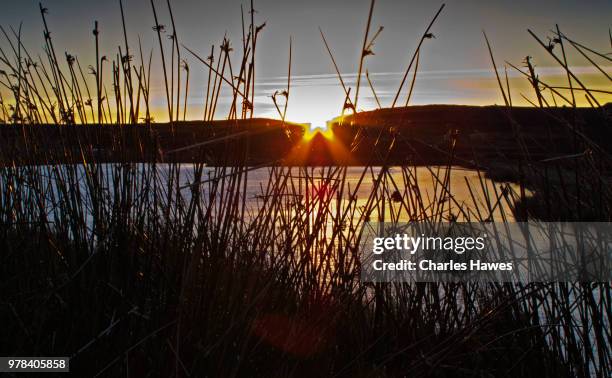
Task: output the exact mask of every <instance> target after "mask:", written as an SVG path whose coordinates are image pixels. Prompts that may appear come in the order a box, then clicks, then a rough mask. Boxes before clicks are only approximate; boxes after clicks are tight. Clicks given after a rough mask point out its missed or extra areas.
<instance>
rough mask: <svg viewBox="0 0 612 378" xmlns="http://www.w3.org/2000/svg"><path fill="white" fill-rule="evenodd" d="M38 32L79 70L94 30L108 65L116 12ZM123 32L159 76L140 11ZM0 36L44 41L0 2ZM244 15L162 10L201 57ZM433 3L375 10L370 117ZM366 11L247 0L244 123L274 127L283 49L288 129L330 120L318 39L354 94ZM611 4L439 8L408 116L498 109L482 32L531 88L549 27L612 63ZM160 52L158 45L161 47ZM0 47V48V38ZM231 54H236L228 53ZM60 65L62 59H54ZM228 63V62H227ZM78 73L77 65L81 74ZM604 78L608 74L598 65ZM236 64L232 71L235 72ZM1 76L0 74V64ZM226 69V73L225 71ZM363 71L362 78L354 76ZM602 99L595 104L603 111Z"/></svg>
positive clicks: (105, 9) (26, 1) (186, 2)
mask: <svg viewBox="0 0 612 378" xmlns="http://www.w3.org/2000/svg"><path fill="white" fill-rule="evenodd" d="M42 3H43V6H45V7H47V8H48V9H49V12H48V17H47V20H48V23H49V28H50V29H51V31H52V38H53V40H54V44H55V48H56V50H57V51H59V52H60V53H63V52H64V51H67V52H69V53H71V54H73V55H76V56H78V57H79V60H80V61H81V62H83V64H85V65H88V64H92V63H93V62H95V58H94V56H95V55H94V42H93V35H92V33H91V31H92V29H93V23H94V21H95V20H97V21H98V22H99V25H100V26H99V28H100V31H101V34H100V40H101V50H102V51H103V54H107V55H109V56H115V55H116V53H117V46H118V45H123V35H122V28H121V17H120V10H119V1H118V0H116V1H113V0H110V1H94V0H79V1H76V0H72V1H69V0H52V1H51V0H48V1H43V2H42ZM123 3H124V8H125V15H126V20H127V29H128V30H127V31H128V36H129V41H130V44H131V47H132V49H134V48H135V46H137V45H138V38H139V37H140V39H141V41H142V46H143V50H144V51H145V55H148V52H149V51H150V50H151V49H154V50H153V59H154V62H153V69H152V70H153V72H161V70H160V67H161V66H160V64H161V62H160V61H161V59H160V56H159V47H158V45H157V44H158V42H157V39H156V38H157V36H156V33H155V32H154V31H153V30H152V26H153V25H154V21H153V13H152V10H151V3H150V0H124V1H123ZM0 4H2V7H1V8H0V9H2V12H0V25H2V26H4V27H5V28H8V27H9V26H12V27H13V28H15V29H17V28H18V27H19V24H20V23H22V40H23V42H24V44H25V45H26V47H27V48H28V49H29V50H31V51H30V52H36V53H41V54H42V52H43V50H42V47H43V43H44V39H43V36H42V30H43V25H42V21H41V17H40V12H39V9H38V1H30V0H21V1H8V0H0ZM241 4H243V6H244V8H245V17H249V14H248V13H246V11H247V10H248V8H249V2H247V1H243V2H241V1H237V0H236V1H234V0H225V1H204V0H193V1H191V0H175V1H172V10H173V15H174V18H175V21H176V24H177V33H178V37H179V39H180V42H181V43H182V44H184V45H185V46H187V47H189V48H190V49H193V50H194V51H197V52H199V53H200V54H201V55H202V56H206V55H208V53H209V51H210V48H211V45H212V44H215V45H216V49H217V51H218V47H219V44H220V42H221V40H222V39H223V36H224V35H227V37H228V38H229V39H230V41H231V43H232V45H233V46H235V47H238V46H240V45H241V38H242V29H241V13H240V6H241ZM155 5H156V8H157V10H158V16H159V18H160V23H161V24H165V25H167V26H168V28H169V25H170V19H169V15H168V10H167V4H166V1H165V0H155ZM440 5H441V2H440V3H439V2H436V1H411V0H403V1H399V0H378V1H376V4H375V8H374V13H373V19H372V32H374V31H375V30H377V29H378V27H379V26H383V27H384V30H383V31H382V33H381V34H380V36H379V37H378V39H377V40H376V43H375V45H374V49H373V51H374V53H375V55H373V56H368V57H367V58H366V59H365V69H367V70H368V71H369V72H370V78H371V79H372V82H373V86H374V87H375V90H376V93H377V95H378V98H379V101H380V102H381V105H382V106H388V105H389V104H390V102H391V101H392V98H393V97H394V95H395V92H396V91H397V87H398V85H399V82H400V79H401V76H402V75H403V72H404V70H405V69H406V67H407V65H408V62H409V59H410V57H411V56H412V54H413V52H414V49H415V48H416V45H417V43H418V40H419V38H420V35H421V34H422V33H423V31H424V30H425V28H426V26H427V24H428V23H429V21H430V20H431V18H432V17H433V15H434V14H435V12H436V11H437V9H438V8H439V7H440ZM369 6H370V0H308V1H305V0H282V1H281V0H256V1H255V9H256V10H257V12H256V13H255V18H256V24H258V25H259V24H262V23H263V22H265V23H266V27H265V28H264V29H263V30H262V32H261V34H260V37H259V39H258V44H257V55H256V62H257V63H256V64H257V65H256V67H257V73H256V77H257V87H256V102H255V109H256V115H259V116H269V117H274V116H278V115H277V114H276V110H275V109H274V107H273V104H272V102H271V99H270V97H269V96H270V95H271V94H272V93H273V92H274V91H275V90H282V89H284V87H285V86H286V80H287V78H286V75H287V64H288V49H289V38H290V37H291V38H292V43H293V57H292V90H291V97H290V101H289V107H288V118H289V120H293V121H296V122H310V123H312V124H313V125H314V126H321V125H323V124H324V123H325V121H326V120H329V119H331V118H333V117H334V116H336V115H338V114H339V113H340V111H341V108H342V105H343V102H344V95H343V91H342V88H341V87H340V86H339V82H338V79H337V77H336V75H335V71H334V68H333V65H332V63H331V60H330V58H329V55H328V54H327V51H326V50H325V46H324V44H323V42H322V40H321V36H320V34H319V27H320V28H321V29H322V30H323V32H324V33H325V35H326V37H327V39H328V42H329V44H330V47H331V49H332V51H333V54H334V57H335V58H336V60H337V62H338V66H339V67H340V70H341V71H342V73H343V76H344V78H345V79H346V81H347V82H348V85H349V86H351V87H354V85H355V79H356V76H357V75H356V71H357V68H358V63H359V54H360V50H361V44H362V43H363V33H364V30H365V25H366V21H367V15H368V10H369ZM610 15H612V1H609V0H605V1H604V0H602V1H600V0H587V1H550V0H538V1H533V0H529V1H525V0H515V1H495V0H488V1H484V0H466V1H459V0H451V1H448V2H447V4H446V7H445V9H444V10H443V12H442V13H441V15H440V17H439V18H438V20H437V21H436V23H435V25H434V26H433V28H432V32H433V34H434V35H435V37H436V38H435V39H429V40H426V41H425V44H424V46H423V47H422V54H421V56H420V62H419V75H418V78H417V81H416V84H415V88H414V93H413V97H412V99H411V103H412V104H432V103H459V104H470V105H485V104H500V103H503V100H502V98H501V95H500V92H499V90H498V89H497V84H496V81H495V78H494V75H493V73H492V71H491V63H490V59H489V56H488V51H487V48H486V44H485V42H484V39H483V35H482V30H485V31H486V33H487V35H488V37H489V40H490V41H491V44H492V47H493V50H494V53H495V59H496V61H497V63H498V64H499V65H501V66H503V64H504V61H509V62H511V63H513V64H516V65H517V66H522V63H521V62H522V60H523V58H524V57H525V56H527V55H529V56H532V57H533V61H534V62H535V64H536V66H537V70H538V72H539V73H540V75H541V77H543V78H547V79H549V80H551V81H552V82H555V83H559V85H566V82H565V84H564V82H563V80H564V77H563V75H561V71H559V70H558V69H555V68H553V67H554V66H558V65H556V64H555V62H554V61H553V60H552V58H550V57H549V56H548V55H547V53H546V51H545V50H544V49H542V47H541V46H539V45H538V44H537V42H536V41H535V40H534V39H533V38H532V37H531V36H530V35H529V34H528V33H527V28H531V29H532V30H533V31H534V32H535V33H536V34H537V35H538V36H540V37H541V38H542V39H543V40H545V39H546V36H550V35H552V33H551V32H550V30H551V29H552V28H554V26H555V24H559V27H560V28H561V30H562V31H563V32H564V33H566V34H567V35H569V36H571V37H573V39H574V40H576V41H579V42H582V43H584V44H587V45H588V46H589V47H591V48H593V49H595V50H597V51H602V52H604V53H608V52H610V51H612V48H611V46H610V39H609V35H608V30H609V28H610V27H611V26H612V24H611V20H612V19H611V18H610ZM165 43H166V44H167V46H165V48H166V49H170V41H169V40H166V41H165ZM0 46H1V47H2V48H4V49H7V48H8V45H7V43H6V40H5V39H3V38H0ZM236 50H238V49H236ZM182 54H183V57H184V58H185V59H186V60H187V61H188V63H189V65H190V68H191V76H190V93H189V100H188V105H189V108H188V109H189V110H188V114H189V116H188V118H192V119H198V118H201V117H202V115H201V114H202V109H203V97H204V94H205V88H206V78H207V76H206V75H207V72H208V71H207V70H206V68H205V67H204V66H203V65H202V64H200V63H199V62H198V61H197V60H196V59H194V58H193V57H192V56H191V55H190V54H189V53H187V52H186V51H183V53H182ZM62 55H63V54H62ZM239 60H240V58H239V56H237V57H236V58H235V59H234V61H235V62H238V61H239ZM87 62H89V63H87ZM598 63H604V64H603V66H604V69H605V70H607V72H608V73H610V71H611V67H610V66H611V65H610V64H609V62H607V63H608V64H607V65H606V64H605V62H601V61H598ZM235 64H237V63H235ZM570 64H571V65H572V66H573V67H576V70H577V72H580V75H581V76H580V77H581V79H583V80H584V81H585V83H588V84H590V85H593V86H598V87H601V86H603V87H604V88H606V87H607V88H608V89H609V87H610V86H609V81H608V79H606V78H605V77H604V76H603V75H602V74H601V73H598V72H597V71H596V70H594V69H593V68H591V67H587V66H589V63H588V62H587V61H586V60H584V59H583V58H582V57H581V56H580V55H579V54H578V53H577V52H576V51H573V52H572V54H571V59H570ZM0 65H1V64H0ZM234 69H236V70H237V69H238V67H235V68H234ZM365 69H364V71H365ZM509 76H510V81H511V84H512V87H513V88H516V89H515V90H513V96H514V98H515V102H516V103H526V101H527V100H524V99H523V98H522V97H521V95H523V96H525V97H526V98H528V99H533V94H532V93H531V92H530V91H529V86H528V83H527V82H526V81H525V80H523V79H521V78H520V74H518V73H516V72H515V71H513V70H510V71H509ZM152 92H153V93H152V95H153V106H154V107H155V108H156V109H158V110H159V113H160V116H159V120H160V121H161V120H163V115H161V113H162V111H163V109H164V108H165V107H166V99H165V94H164V93H165V92H164V90H163V84H162V80H161V75H155V78H154V80H153V86H152ZM229 95H230V93H229V90H228V89H227V88H226V91H225V93H224V92H222V97H221V99H220V103H221V104H220V105H221V108H220V110H219V114H218V117H219V118H223V117H224V116H225V115H226V114H224V112H223V111H224V110H225V109H224V106H227V105H228V103H229V101H230V100H229ZM611 100H612V98H610V96H607V97H606V95H604V101H611ZM359 102H360V103H359V106H358V108H359V109H360V110H362V109H363V110H368V109H373V108H375V107H376V106H377V103H376V101H375V98H374V96H373V95H372V92H371V90H370V88H369V86H368V85H367V83H366V84H365V86H363V83H362V87H361V94H360V100H359Z"/></svg>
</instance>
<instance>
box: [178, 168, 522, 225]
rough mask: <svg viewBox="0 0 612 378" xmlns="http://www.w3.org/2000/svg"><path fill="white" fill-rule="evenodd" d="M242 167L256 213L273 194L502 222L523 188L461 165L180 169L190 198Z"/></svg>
mask: <svg viewBox="0 0 612 378" xmlns="http://www.w3.org/2000/svg"><path fill="white" fill-rule="evenodd" d="M237 172H241V173H242V176H243V177H242V180H241V183H240V185H242V188H243V189H242V190H241V191H240V196H243V197H244V199H245V203H246V206H247V207H248V209H249V213H251V214H253V213H256V212H257V210H258V209H259V208H260V207H261V206H263V205H264V204H269V202H266V200H267V201H270V200H271V199H274V200H275V201H281V202H283V203H284V204H287V205H289V206H290V207H293V208H299V207H301V206H315V207H316V206H321V205H323V204H324V205H326V211H328V212H331V213H333V212H338V211H339V210H347V211H350V212H351V214H352V215H353V218H355V217H362V220H377V221H409V220H416V219H424V218H433V219H436V220H452V219H457V220H462V221H465V220H472V221H478V220H494V221H503V220H514V219H515V218H514V216H513V212H512V207H513V206H512V204H513V203H514V202H515V201H516V200H517V199H518V194H517V193H518V192H519V190H518V185H517V184H514V183H499V182H494V181H492V180H490V179H488V178H486V177H485V175H484V173H483V172H478V171H474V170H470V169H465V168H461V167H452V168H451V169H447V168H446V167H390V168H389V169H388V170H387V171H386V172H384V171H383V170H382V169H381V167H367V168H366V167H308V168H298V167H293V168H289V167H275V168H271V167H265V168H257V169H248V170H244V169H240V168H234V169H230V168H209V167H206V168H204V169H203V172H202V176H201V179H200V180H194V167H193V166H191V165H184V166H182V167H181V169H180V174H179V175H180V183H179V184H180V186H181V188H182V191H181V192H182V195H184V196H186V197H187V198H188V197H190V192H191V190H192V189H195V188H199V189H200V190H201V191H202V192H203V193H204V196H203V197H204V198H207V197H208V198H210V194H211V193H212V192H214V193H215V194H216V195H219V194H221V193H220V191H221V190H226V191H231V190H233V187H232V186H226V187H225V188H223V189H220V188H219V184H218V182H219V181H220V180H216V179H219V178H221V179H225V180H227V179H229V178H232V177H235V176H239V175H237V174H236V173H237ZM166 174H167V173H166ZM245 177H246V184H245V182H244V178H245ZM367 209H370V210H371V211H370V212H368V210H367ZM353 210H354V211H353Z"/></svg>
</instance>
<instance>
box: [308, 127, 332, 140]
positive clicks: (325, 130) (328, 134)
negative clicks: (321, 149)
mask: <svg viewBox="0 0 612 378" xmlns="http://www.w3.org/2000/svg"><path fill="white" fill-rule="evenodd" d="M306 125H307V127H305V129H304V141H307V142H308V141H310V140H312V139H313V138H314V137H315V136H317V135H321V136H323V137H324V138H325V139H327V140H333V139H334V133H333V131H332V128H331V125H330V123H329V122H326V125H325V126H314V127H313V126H312V124H306Z"/></svg>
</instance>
